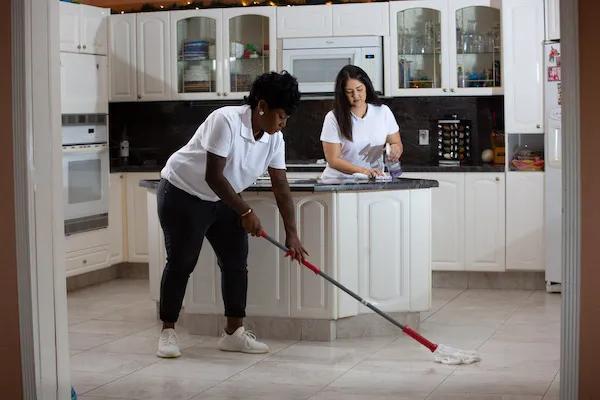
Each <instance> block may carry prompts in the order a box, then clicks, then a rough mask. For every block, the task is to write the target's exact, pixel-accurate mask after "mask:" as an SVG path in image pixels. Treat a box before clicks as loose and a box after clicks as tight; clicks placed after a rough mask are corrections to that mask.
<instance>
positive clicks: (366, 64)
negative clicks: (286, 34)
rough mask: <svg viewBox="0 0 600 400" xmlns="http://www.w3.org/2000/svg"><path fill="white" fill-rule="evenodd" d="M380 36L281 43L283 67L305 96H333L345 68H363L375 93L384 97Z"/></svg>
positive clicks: (304, 39)
mask: <svg viewBox="0 0 600 400" xmlns="http://www.w3.org/2000/svg"><path fill="white" fill-rule="evenodd" d="M382 48H383V45H382V38H381V37H380V36H361V37H324V38H290V39H283V40H282V43H281V52H282V67H283V69H284V70H286V71H288V72H289V73H290V74H292V75H294V76H295V77H296V79H297V80H298V86H299V89H300V92H301V93H302V94H332V93H333V92H334V89H335V79H336V77H337V74H338V73H339V72H340V70H341V69H342V68H343V67H344V66H346V65H349V64H351V65H356V66H357V67H360V68H362V69H363V70H364V71H365V72H366V73H367V75H369V78H371V81H372V82H373V87H374V89H375V91H376V92H377V93H379V94H381V93H383V56H382V54H383V51H382Z"/></svg>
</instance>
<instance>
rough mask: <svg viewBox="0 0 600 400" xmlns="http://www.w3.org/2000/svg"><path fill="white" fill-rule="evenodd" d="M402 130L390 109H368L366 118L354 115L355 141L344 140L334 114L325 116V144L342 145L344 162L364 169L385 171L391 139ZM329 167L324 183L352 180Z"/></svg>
mask: <svg viewBox="0 0 600 400" xmlns="http://www.w3.org/2000/svg"><path fill="white" fill-rule="evenodd" d="M399 130H400V128H399V127H398V123H397V122H396V118H395V117H394V114H393V113H392V111H391V110H390V108H389V107H388V106H386V105H385V104H382V105H381V106H376V105H373V104H368V105H367V113H366V115H365V116H364V117H363V118H359V117H357V116H356V115H354V114H352V141H349V140H348V139H346V138H345V137H343V136H342V133H341V131H340V126H339V125H338V123H337V120H336V118H335V115H334V114H333V111H329V112H328V113H327V115H326V116H325V120H324V122H323V128H322V131H321V141H322V142H328V143H340V144H341V145H342V148H341V152H340V158H341V159H342V160H344V161H348V162H351V163H352V164H355V165H358V166H360V167H363V168H379V169H380V170H383V166H384V164H383V150H384V146H385V143H386V140H387V136H388V135H391V134H394V133H396V132H398V131H399ZM351 177H352V175H349V174H345V173H343V172H340V171H338V170H336V169H333V168H331V167H329V165H328V166H327V167H326V168H325V170H324V171H323V174H322V175H321V178H322V179H340V178H351Z"/></svg>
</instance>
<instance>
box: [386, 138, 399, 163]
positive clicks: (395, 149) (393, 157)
mask: <svg viewBox="0 0 600 400" xmlns="http://www.w3.org/2000/svg"><path fill="white" fill-rule="evenodd" d="M402 151H403V148H402V145H401V144H400V143H394V144H392V145H390V154H388V160H389V161H390V162H393V163H394V162H396V161H398V160H399V159H400V156H401V155H402Z"/></svg>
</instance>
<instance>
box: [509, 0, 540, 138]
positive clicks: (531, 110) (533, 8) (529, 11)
mask: <svg viewBox="0 0 600 400" xmlns="http://www.w3.org/2000/svg"><path fill="white" fill-rule="evenodd" d="M502 15H503V17H502V19H503V21H504V24H503V25H504V29H503V32H502V35H503V39H504V42H505V43H510V46H506V47H505V49H504V78H505V82H506V85H505V88H504V131H505V132H506V133H509V134H510V133H544V79H543V77H544V74H543V64H544V53H543V45H542V42H543V41H544V9H543V4H542V3H541V2H540V1H538V0H503V3H502Z"/></svg>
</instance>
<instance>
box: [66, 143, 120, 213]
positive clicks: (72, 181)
mask: <svg viewBox="0 0 600 400" xmlns="http://www.w3.org/2000/svg"><path fill="white" fill-rule="evenodd" d="M108 164H109V156H108V146H107V145H106V144H99V145H91V146H64V147H63V193H64V212H65V220H72V219H81V218H89V217H95V216H98V215H104V214H108V204H109V203H108V202H109V200H108V175H109V165H108Z"/></svg>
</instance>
